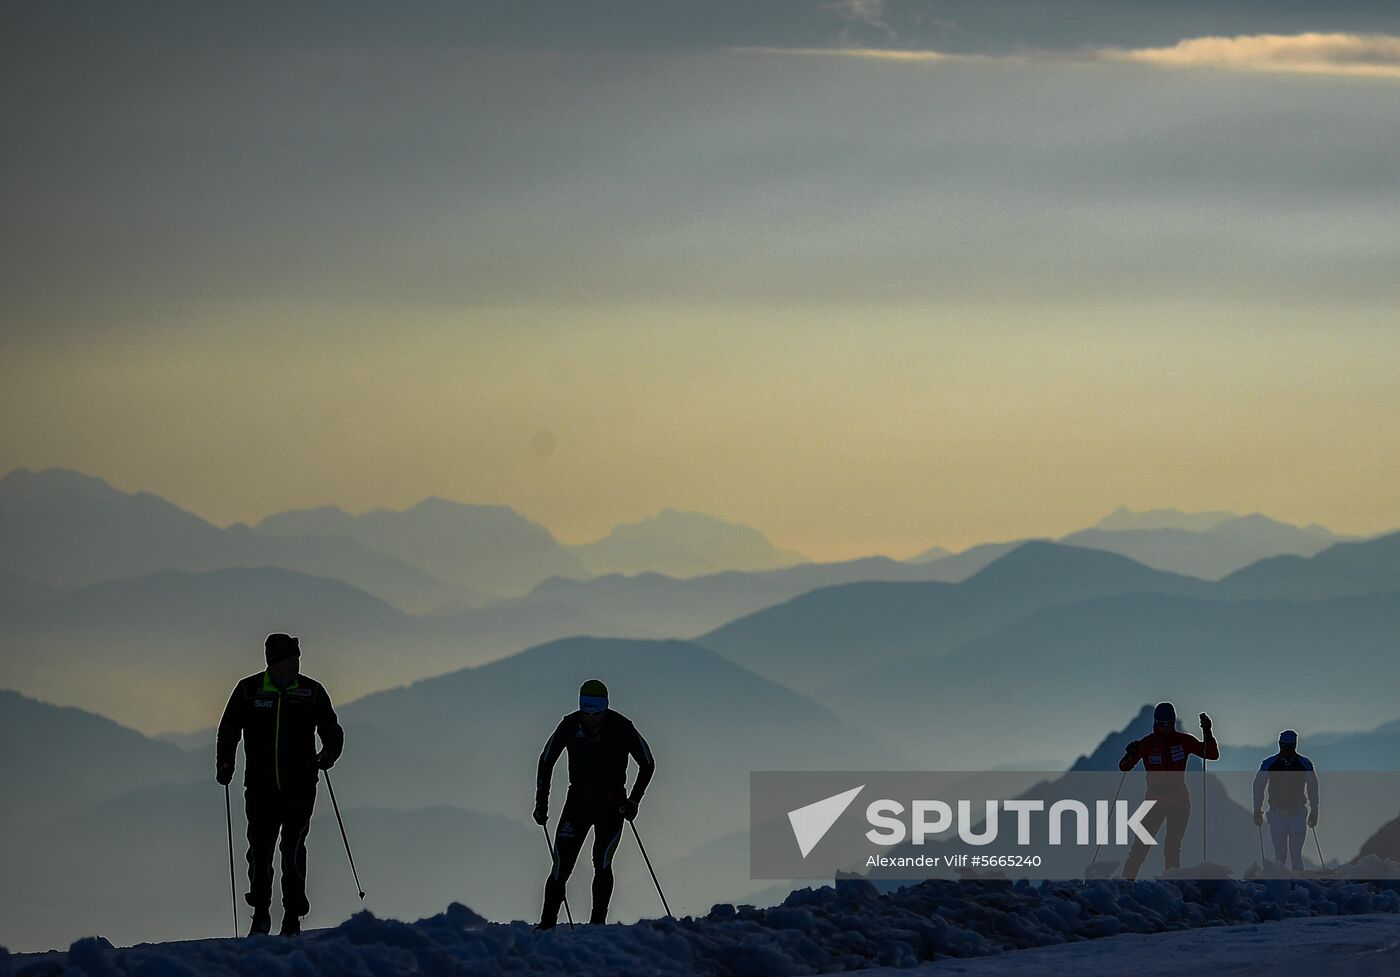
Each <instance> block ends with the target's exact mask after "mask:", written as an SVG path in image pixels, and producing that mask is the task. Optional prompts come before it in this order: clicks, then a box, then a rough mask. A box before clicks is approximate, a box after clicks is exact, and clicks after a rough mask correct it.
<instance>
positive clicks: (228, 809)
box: [224, 770, 365, 939]
mask: <svg viewBox="0 0 1400 977" xmlns="http://www.w3.org/2000/svg"><path fill="white" fill-rule="evenodd" d="M321 772H322V773H323V774H325V777H326V790H328V791H330V794H331V807H333V808H334V809H335V820H336V823H337V824H339V825H340V840H341V841H343V842H345V857H346V858H348V859H349V860H350V874H351V875H353V876H354V878H355V888H356V889H357V890H358V891H359V893H360V901H361V902H364V900H365V887H364V886H363V885H361V884H360V873H359V872H358V871H357V870H356V869H355V856H354V854H353V853H352V852H351V851H350V838H349V837H348V836H347V835H346V834H345V821H344V819H343V818H341V816H340V804H339V803H337V802H336V799H335V788H334V787H333V786H331V772H330V771H329V770H323V771H321ZM224 822H225V823H226V824H227V825H228V894H229V897H230V898H231V899H232V900H233V935H234V938H235V939H236V938H237V937H238V884H237V883H236V882H235V881H234V873H233V802H232V801H231V800H230V799H229V791H228V784H224Z"/></svg>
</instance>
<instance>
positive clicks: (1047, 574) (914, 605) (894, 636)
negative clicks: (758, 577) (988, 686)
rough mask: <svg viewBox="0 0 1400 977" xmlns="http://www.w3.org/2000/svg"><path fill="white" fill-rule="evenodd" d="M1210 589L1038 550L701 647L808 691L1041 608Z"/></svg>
mask: <svg viewBox="0 0 1400 977" xmlns="http://www.w3.org/2000/svg"><path fill="white" fill-rule="evenodd" d="M1209 586H1210V585H1209V584H1207V583H1206V582H1204V581H1201V580H1197V579H1194V578H1190V577H1182V576H1176V575H1173V574H1167V573H1163V572H1161V571H1157V570H1151V569H1149V568H1147V567H1144V566H1142V565H1141V564H1138V563H1135V562H1133V561H1131V560H1128V559H1126V558H1124V557H1121V556H1117V555H1114V554H1111V553H1104V552H1101V551H1098V550H1089V549H1083V548H1080V547H1072V546H1062V545H1060V544H1056V543H1045V542H1032V543H1026V544H1023V545H1022V546H1019V547H1017V548H1016V549H1014V550H1012V551H1011V552H1010V553H1008V554H1006V555H1005V556H1003V557H1002V558H1001V559H999V560H997V561H996V562H994V563H992V564H990V565H989V566H987V567H986V568H984V569H983V570H982V571H980V572H979V573H977V574H975V575H973V576H972V577H969V578H968V579H967V580H965V581H963V582H962V583H959V584H946V583H856V584H848V585H844V586H840V587H828V588H822V589H819V590H814V591H810V592H808V593H805V594H803V595H801V596H800V597H797V598H794V599H793V600H791V601H788V602H787V603H784V604H781V605H779V606H777V607H772V608H769V609H767V610H763V611H759V612H757V613H755V614H751V615H749V616H747V617H744V618H741V619H739V620H737V621H734V622H732V623H730V624H727V625H725V626H724V627H722V628H719V629H717V630H715V631H713V632H711V633H709V634H706V635H703V636H702V637H700V638H698V639H697V641H698V642H699V643H701V644H703V645H705V646H706V647H707V648H713V649H715V650H716V651H719V652H721V653H722V654H724V655H726V656H728V657H729V658H730V659H732V660H733V661H735V662H738V663H740V664H742V665H743V666H744V667H745V668H749V669H752V670H753V671H756V672H758V673H759V674H760V675H765V676H767V677H769V678H772V679H774V680H775V681H778V682H782V683H784V684H787V685H789V686H790V687H792V688H794V689H798V690H799V691H814V690H817V689H823V688H827V689H829V690H830V691H831V693H832V695H831V698H829V699H828V700H827V701H838V700H839V698H840V696H839V692H837V691H836V689H837V688H839V685H840V683H841V680H842V679H843V678H844V677H847V676H853V675H856V674H857V673H861V672H865V671H867V670H870V669H872V668H874V667H876V666H878V665H880V664H881V663H886V662H891V661H900V660H904V659H915V658H918V657H920V656H937V655H941V654H943V653H944V652H947V651H948V650H950V649H952V648H953V647H955V646H957V645H958V644H960V643H962V642H965V641H968V640H970V639H972V638H975V637H977V636H979V635H983V634H987V633H989V632H991V631H993V630H995V629H996V628H998V627H1001V626H1004V625H1006V624H1009V623H1011V622H1012V621H1014V620H1016V619H1017V618H1019V617H1021V616H1022V615H1024V614H1026V613H1028V612H1030V611H1032V610H1035V609H1037V608H1041V607H1048V606H1051V605H1055V604H1062V603H1065V602H1068V601H1076V600H1083V599H1086V598H1090V597H1099V596H1106V595H1110V594H1127V593H1135V592H1153V593H1164V594H1179V595H1198V594H1203V593H1205V592H1207V591H1208V589H1209Z"/></svg>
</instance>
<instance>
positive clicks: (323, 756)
mask: <svg viewBox="0 0 1400 977" xmlns="http://www.w3.org/2000/svg"><path fill="white" fill-rule="evenodd" d="M311 762H312V763H314V764H315V765H316V769H317V770H329V769H330V768H331V767H333V766H335V760H333V759H331V757H330V754H328V753H327V752H326V751H325V750H322V751H321V752H320V753H317V754H316V758H315V759H314V760H312V761H311Z"/></svg>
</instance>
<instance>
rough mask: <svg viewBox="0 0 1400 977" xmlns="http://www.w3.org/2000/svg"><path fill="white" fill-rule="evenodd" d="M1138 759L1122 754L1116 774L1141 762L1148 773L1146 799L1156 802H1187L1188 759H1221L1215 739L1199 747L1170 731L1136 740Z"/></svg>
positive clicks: (1187, 735) (1189, 738) (1197, 742)
mask: <svg viewBox="0 0 1400 977" xmlns="http://www.w3.org/2000/svg"><path fill="white" fill-rule="evenodd" d="M1136 742H1137V745H1138V751H1139V753H1138V756H1136V757H1134V756H1132V755H1131V754H1129V753H1124V754H1123V759H1121V760H1119V761H1118V769H1119V770H1131V769H1133V767H1135V766H1137V765H1138V761H1141V762H1142V765H1143V768H1144V769H1146V770H1147V796H1148V797H1149V798H1153V799H1156V800H1176V801H1184V800H1189V799H1190V795H1189V794H1188V793H1187V792H1186V759H1187V757H1190V756H1198V757H1202V758H1203V759H1206V760H1219V759H1220V745H1219V744H1218V743H1216V742H1215V737H1214V736H1212V737H1211V738H1210V739H1208V740H1206V741H1205V742H1204V743H1202V742H1201V741H1200V740H1198V739H1196V737H1194V736H1192V735H1191V734H1190V733H1183V732H1181V731H1180V730H1175V729H1174V730H1172V731H1171V732H1167V733H1159V732H1157V731H1156V730H1153V731H1152V732H1151V733H1148V734H1147V735H1146V736H1144V737H1143V738H1142V739H1140V740H1137V741H1136Z"/></svg>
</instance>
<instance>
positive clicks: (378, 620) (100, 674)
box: [0, 567, 628, 731]
mask: <svg viewBox="0 0 1400 977" xmlns="http://www.w3.org/2000/svg"><path fill="white" fill-rule="evenodd" d="M271 631H286V632H288V633H290V634H296V635H300V636H301V638H302V648H303V653H304V656H305V667H306V670H307V671H308V672H310V673H312V674H319V675H321V676H323V677H325V679H326V681H327V684H328V685H330V687H331V690H332V692H333V693H335V694H336V695H337V696H338V697H340V698H341V699H345V700H348V699H350V698H353V697H355V696H357V695H363V694H365V693H368V692H371V691H374V690H377V689H382V688H386V687H389V686H394V685H399V684H402V683H404V682H409V681H412V680H414V679H419V678H424V677H427V676H430V675H437V674H441V673H443V672H446V671H450V670H452V669H455V668H460V667H462V666H464V665H471V664H478V663H481V662H484V661H489V660H491V659H494V658H499V657H501V656H503V655H508V654H510V653H512V652H513V651H516V650H518V649H519V648H521V647H523V646H528V645H531V644H535V643H538V642H540V641H547V640H550V639H552V638H557V637H560V636H562V635H570V634H590V633H591V634H622V635H625V634H627V633H628V628H627V626H626V625H624V624H619V623H617V622H613V621H600V620H598V619H596V618H594V617H592V616H591V615H589V614H588V613H587V612H585V611H580V610H578V609H576V608H573V607H570V606H568V605H564V604H559V603H551V602H539V603H537V604H535V605H532V606H531V607H529V608H517V607H509V606H507V607H502V608H484V609H481V610H468V611H462V612H459V613H457V614H452V615H447V616H441V617H419V616H413V615H409V614H405V613H404V612H402V611H400V610H398V609H397V608H395V607H393V606H391V605H390V604H388V603H386V602H384V601H382V600H379V599H377V598H375V597H371V596H370V595H368V594H366V593H364V592H363V591H360V590H357V589H356V588H354V587H351V586H350V585H349V584H345V583H342V582H340V581H338V580H330V579H326V578H324V577H309V576H306V575H304V574H298V573H294V572H291V571H288V570H281V569H277V568H270V567H262V568H254V569H229V570H215V571H210V572H206V573H184V572H180V571H171V570H167V571H161V572H158V573H154V574H149V575H147V576H144V577H136V578H129V579H118V580H112V581H107V582H104V583H100V584H94V585H92V586H90V587H85V588H81V589H79V590H76V591H71V592H67V593H64V594H62V595H59V596H58V597H56V598H55V599H52V600H48V601H44V602H41V603H39V604H36V605H26V606H24V607H19V608H15V609H14V610H12V611H11V612H10V613H9V614H7V618H6V627H5V628H4V629H3V630H0V685H8V686H10V687H12V688H18V689H20V690H21V691H24V692H27V693H30V694H33V695H38V696H41V697H43V698H45V699H49V700H52V701H59V702H67V703H72V704H75V705H81V706H83V707H84V708H88V709H93V710H95V711H98V712H100V713H102V714H104V715H108V716H112V717H114V718H116V719H118V720H120V721H122V722H125V723H129V724H131V725H134V726H138V727H140V728H142V729H145V730H147V731H156V730H163V729H190V728H195V727H200V726H207V725H208V724H209V723H210V722H211V713H215V712H216V711H217V710H218V709H219V708H221V707H222V703H223V698H224V697H225V696H227V694H228V687H227V686H230V685H231V681H232V678H236V677H238V676H241V675H246V674H248V673H249V672H253V671H257V670H258V669H260V668H261V667H262V664H263V649H262V642H263V638H264V637H265V636H266V635H267V634H268V633H269V632H271ZM172 687H174V688H178V689H179V693H178V694H171V691H170V690H171V688H172Z"/></svg>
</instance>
